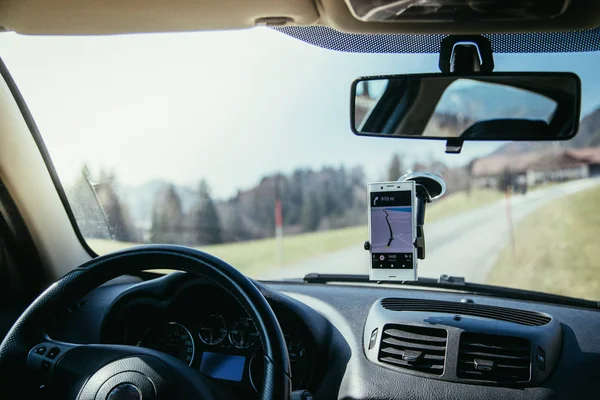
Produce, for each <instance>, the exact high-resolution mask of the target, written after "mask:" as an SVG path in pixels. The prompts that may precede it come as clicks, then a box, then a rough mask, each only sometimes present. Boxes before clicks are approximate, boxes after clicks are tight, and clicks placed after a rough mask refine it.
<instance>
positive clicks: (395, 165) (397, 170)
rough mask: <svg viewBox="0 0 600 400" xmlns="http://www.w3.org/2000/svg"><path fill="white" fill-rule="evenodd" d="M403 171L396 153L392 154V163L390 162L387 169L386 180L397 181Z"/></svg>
mask: <svg viewBox="0 0 600 400" xmlns="http://www.w3.org/2000/svg"><path fill="white" fill-rule="evenodd" d="M403 170H404V166H403V165H402V160H401V159H400V155H399V154H398V153H396V154H394V156H393V157H392V161H391V162H390V166H389V167H388V180H389V181H397V180H398V178H400V176H402V171H403Z"/></svg>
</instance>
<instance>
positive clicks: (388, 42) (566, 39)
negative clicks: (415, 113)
mask: <svg viewBox="0 0 600 400" xmlns="http://www.w3.org/2000/svg"><path fill="white" fill-rule="evenodd" d="M273 29H275V30H277V31H279V32H281V33H284V34H286V35H288V36H291V37H294V38H296V39H299V40H302V41H304V42H306V43H309V44H312V45H315V46H319V47H322V48H325V49H330V50H337V51H343V52H350V53H439V50H440V42H441V41H442V39H444V38H445V37H447V36H449V35H446V34H428V35H419V34H403V33H401V34H385V33H384V34H362V33H344V32H340V31H337V30H335V29H333V28H330V27H327V26H288V27H278V28H273ZM483 36H485V37H487V38H488V39H490V41H491V44H492V50H493V51H494V52H495V53H569V52H592V51H599V50H600V27H596V28H592V29H586V30H581V31H571V32H540V33H493V34H483Z"/></svg>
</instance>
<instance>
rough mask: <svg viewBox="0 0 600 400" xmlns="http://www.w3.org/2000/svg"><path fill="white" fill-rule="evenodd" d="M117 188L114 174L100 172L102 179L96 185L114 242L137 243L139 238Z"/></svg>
mask: <svg viewBox="0 0 600 400" xmlns="http://www.w3.org/2000/svg"><path fill="white" fill-rule="evenodd" d="M116 186H117V179H116V177H115V175H114V173H112V172H108V171H100V179H99V181H98V183H97V184H95V185H94V188H95V191H96V195H97V198H98V201H99V203H100V205H101V206H102V209H103V210H104V215H105V216H106V221H107V222H108V227H109V229H110V232H111V236H112V238H113V239H114V240H118V241H123V242H132V241H137V239H138V238H137V235H136V232H135V229H134V227H133V223H132V221H131V217H130V215H129V211H128V210H127V207H126V206H125V205H124V204H122V203H121V201H120V200H119V196H118V194H117V191H116Z"/></svg>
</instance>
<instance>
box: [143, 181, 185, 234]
mask: <svg viewBox="0 0 600 400" xmlns="http://www.w3.org/2000/svg"><path fill="white" fill-rule="evenodd" d="M182 220H183V212H182V207H181V199H180V198H179V195H178V194H177V191H176V190H175V186H174V185H172V184H171V185H167V186H166V187H165V188H163V189H162V190H161V191H160V192H159V193H158V194H157V196H156V200H155V202H154V207H153V210H152V228H151V230H150V235H151V237H150V241H151V242H152V243H172V244H176V243H181V242H182V235H183V233H182V228H183V227H182Z"/></svg>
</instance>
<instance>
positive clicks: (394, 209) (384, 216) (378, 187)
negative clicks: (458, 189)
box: [367, 181, 417, 281]
mask: <svg viewBox="0 0 600 400" xmlns="http://www.w3.org/2000/svg"><path fill="white" fill-rule="evenodd" d="M367 192H368V198H369V210H368V211H369V212H368V219H369V242H370V249H369V251H370V252H371V268H370V270H369V277H370V279H371V280H374V281H410V280H416V279H417V252H416V248H415V245H414V243H415V238H416V236H417V229H416V213H415V210H414V204H415V182H414V181H408V182H375V183H369V184H368V185H367Z"/></svg>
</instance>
